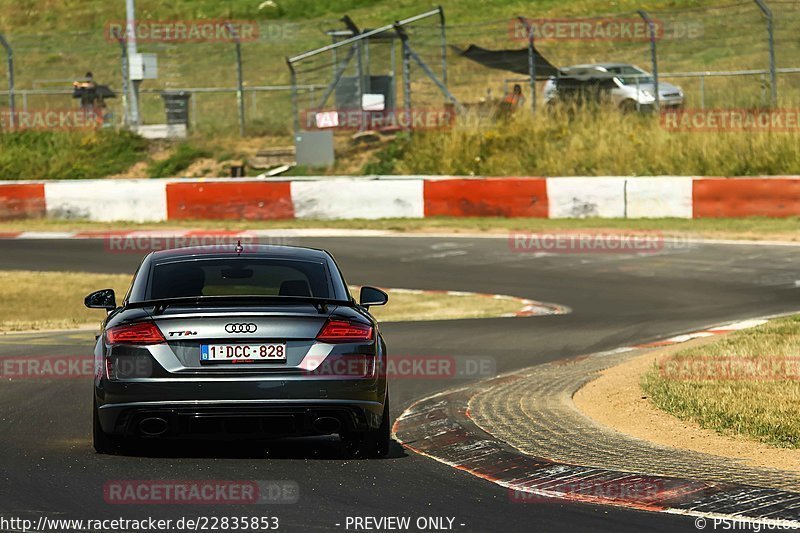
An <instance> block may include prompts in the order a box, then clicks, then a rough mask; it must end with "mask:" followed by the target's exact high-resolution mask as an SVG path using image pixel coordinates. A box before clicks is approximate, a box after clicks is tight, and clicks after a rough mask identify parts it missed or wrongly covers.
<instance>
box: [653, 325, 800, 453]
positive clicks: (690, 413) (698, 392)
mask: <svg viewBox="0 0 800 533" xmlns="http://www.w3.org/2000/svg"><path fill="white" fill-rule="evenodd" d="M798 354H800V315H796V316H792V317H788V318H782V319H777V320H773V321H770V322H768V323H766V324H764V325H762V326H759V327H756V328H752V329H747V330H742V331H738V332H734V333H731V334H728V335H726V336H724V337H722V338H720V339H718V340H717V341H716V342H711V343H708V344H705V345H702V346H697V347H693V348H687V349H685V350H681V351H679V352H677V353H675V354H674V355H673V356H671V357H670V358H669V359H668V360H666V361H664V362H663V363H662V364H660V365H658V366H657V367H654V368H652V369H651V370H650V371H648V372H647V373H646V374H645V375H644V376H643V377H642V381H641V386H642V389H643V390H644V391H645V393H646V394H647V395H648V396H649V398H650V400H651V401H652V403H653V404H654V405H655V406H657V407H659V408H661V409H663V410H665V411H667V412H669V413H671V414H673V415H675V416H677V417H678V418H681V419H684V420H691V421H693V422H696V423H697V424H699V425H700V426H701V427H703V428H706V429H712V430H715V431H717V432H719V433H721V434H724V435H740V436H745V437H749V438H752V439H755V440H758V441H760V442H764V443H766V444H770V445H773V446H778V447H784V448H800V359H798Z"/></svg>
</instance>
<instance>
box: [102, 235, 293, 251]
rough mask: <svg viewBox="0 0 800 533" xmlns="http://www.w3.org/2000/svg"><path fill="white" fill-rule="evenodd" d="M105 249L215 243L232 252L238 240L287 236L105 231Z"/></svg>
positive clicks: (277, 240)
mask: <svg viewBox="0 0 800 533" xmlns="http://www.w3.org/2000/svg"><path fill="white" fill-rule="evenodd" d="M103 241H104V248H105V251H106V252H109V253H116V254H143V253H147V252H155V251H158V250H172V249H174V248H190V247H195V246H218V247H220V251H221V252H226V251H227V252H234V251H235V250H234V249H233V248H231V247H232V246H236V245H238V244H240V243H241V245H242V246H243V247H245V249H246V247H247V246H249V245H257V244H270V245H277V246H284V245H287V244H291V239H290V238H289V237H280V236H275V237H250V236H247V235H226V234H215V233H196V234H191V235H163V236H160V235H141V234H138V235H137V234H135V233H134V234H122V235H107V236H105V237H104V238H103Z"/></svg>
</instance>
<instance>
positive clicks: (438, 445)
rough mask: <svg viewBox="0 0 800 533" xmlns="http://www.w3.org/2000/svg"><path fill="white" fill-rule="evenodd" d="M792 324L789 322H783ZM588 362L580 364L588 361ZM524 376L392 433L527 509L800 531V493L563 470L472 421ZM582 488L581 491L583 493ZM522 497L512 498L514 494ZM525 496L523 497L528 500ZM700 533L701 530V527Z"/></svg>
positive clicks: (405, 416) (440, 403)
mask: <svg viewBox="0 0 800 533" xmlns="http://www.w3.org/2000/svg"><path fill="white" fill-rule="evenodd" d="M777 316H784V315H777ZM768 318H775V317H772V316H771V317H767V318H759V319H752V320H744V321H740V322H734V323H729V324H724V325H721V326H714V327H709V328H706V329H704V330H702V331H698V332H696V333H691V334H687V335H678V336H675V337H671V338H669V339H666V340H665V341H662V342H661V343H647V344H642V345H637V346H628V347H622V348H618V349H616V350H609V351H606V352H601V353H597V354H593V356H603V355H608V354H611V353H619V352H623V351H631V350H634V349H636V348H639V347H652V346H664V345H669V344H678V343H682V342H687V341H689V340H691V339H694V338H699V337H707V336H711V335H718V334H722V333H727V332H730V331H737V330H741V329H747V328H751V327H755V326H758V325H761V324H764V323H765V322H766V321H767V319H768ZM583 357H586V356H580V357H579V358H583ZM519 372H520V370H516V371H514V372H512V373H509V374H504V375H501V376H498V377H495V378H492V379H490V380H486V381H483V382H479V383H477V384H474V385H469V386H466V387H460V388H456V389H452V390H448V391H444V392H441V393H438V394H434V395H432V396H429V397H426V398H423V399H421V400H418V401H417V402H415V403H414V404H412V405H411V406H410V407H409V408H408V409H406V410H405V411H404V412H403V413H402V414H401V415H400V416H399V417H398V418H397V420H396V421H395V423H394V426H393V428H392V433H393V436H394V438H395V439H396V440H397V441H398V442H399V443H400V444H402V445H403V446H405V447H407V448H409V449H410V450H412V451H414V452H416V453H419V454H420V455H424V456H426V457H429V458H431V459H434V460H435V461H438V462H440V463H443V464H446V465H448V466H451V467H453V468H456V469H458V470H463V471H465V472H468V473H470V474H472V475H474V476H476V477H479V478H481V479H485V480H487V481H490V482H492V483H495V484H496V485H499V486H501V487H504V488H507V489H509V491H510V492H509V497H511V498H514V499H517V500H519V501H526V499H527V497H525V496H524V495H526V494H527V495H530V496H538V497H542V498H553V499H561V500H567V501H573V502H579V503H589V504H600V505H611V506H616V507H624V508H630V509H638V510H643V511H652V512H661V513H668V514H679V515H686V516H691V517H695V518H696V521H695V523H696V524H703V525H704V522H703V520H709V521H712V523H713V521H714V520H715V519H716V520H722V521H725V522H726V523H732V524H734V525H737V524H738V527H737V528H742V529H743V528H746V526H745V525H743V524H750V525H756V524H759V525H761V526H765V527H767V528H775V529H783V528H785V529H797V528H800V493H797V492H788V491H782V490H778V489H771V488H759V487H752V486H744V485H737V484H733V483H731V484H720V483H707V482H703V481H699V480H690V479H680V478H674V477H666V476H651V475H640V474H636V473H632V472H617V471H613V470H608V469H602V468H594V467H586V466H580V465H574V464H566V463H558V462H555V461H551V460H548V459H541V458H536V457H533V456H529V455H525V454H522V453H520V452H519V451H518V450H516V449H514V448H512V447H511V446H509V445H507V444H506V443H504V442H503V441H501V440H499V439H497V438H495V437H494V436H492V435H490V434H488V433H486V432H485V431H483V430H482V429H480V428H479V427H478V426H477V425H476V424H475V423H474V422H473V421H472V419H471V417H470V413H469V409H468V405H469V401H470V399H471V398H472V397H474V396H475V395H476V394H478V393H480V392H482V391H485V390H487V389H488V388H491V387H492V386H494V385H498V384H500V383H503V382H507V381H509V380H515V379H520V377H519V376H518V375H517V374H518V373H519ZM633 483H635V484H638V485H639V486H642V485H649V486H655V487H659V490H657V491H653V492H651V493H648V494H634V495H631V494H624V491H621V492H622V493H617V494H614V493H613V491H605V490H597V488H598V487H600V488H603V487H624V486H626V485H628V484H633ZM575 487H580V490H575ZM512 493H513V494H514V495H515V496H511V494H512ZM517 495H523V496H522V497H520V496H517ZM698 527H700V526H698Z"/></svg>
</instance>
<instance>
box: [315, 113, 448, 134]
mask: <svg viewBox="0 0 800 533" xmlns="http://www.w3.org/2000/svg"><path fill="white" fill-rule="evenodd" d="M455 119H456V114H455V112H454V111H453V110H450V109H411V110H409V111H406V110H404V109H386V110H382V111H363V110H360V109H339V110H333V111H330V110H329V111H322V110H319V109H306V110H303V111H302V112H301V121H302V123H303V124H304V125H305V129H312V130H313V129H331V128H333V129H340V130H361V129H365V130H385V129H412V130H441V129H446V128H450V127H452V126H453V124H454V123H455Z"/></svg>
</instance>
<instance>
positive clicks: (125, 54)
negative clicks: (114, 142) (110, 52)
mask: <svg viewBox="0 0 800 533" xmlns="http://www.w3.org/2000/svg"><path fill="white" fill-rule="evenodd" d="M115 37H116V38H117V42H119V47H120V52H121V54H122V55H121V58H120V63H121V64H122V124H123V125H124V126H127V125H128V118H129V117H128V91H129V90H130V84H129V82H128V75H129V74H130V71H129V70H128V49H127V44H126V43H125V34H124V33H123V34H122V35H115Z"/></svg>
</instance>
